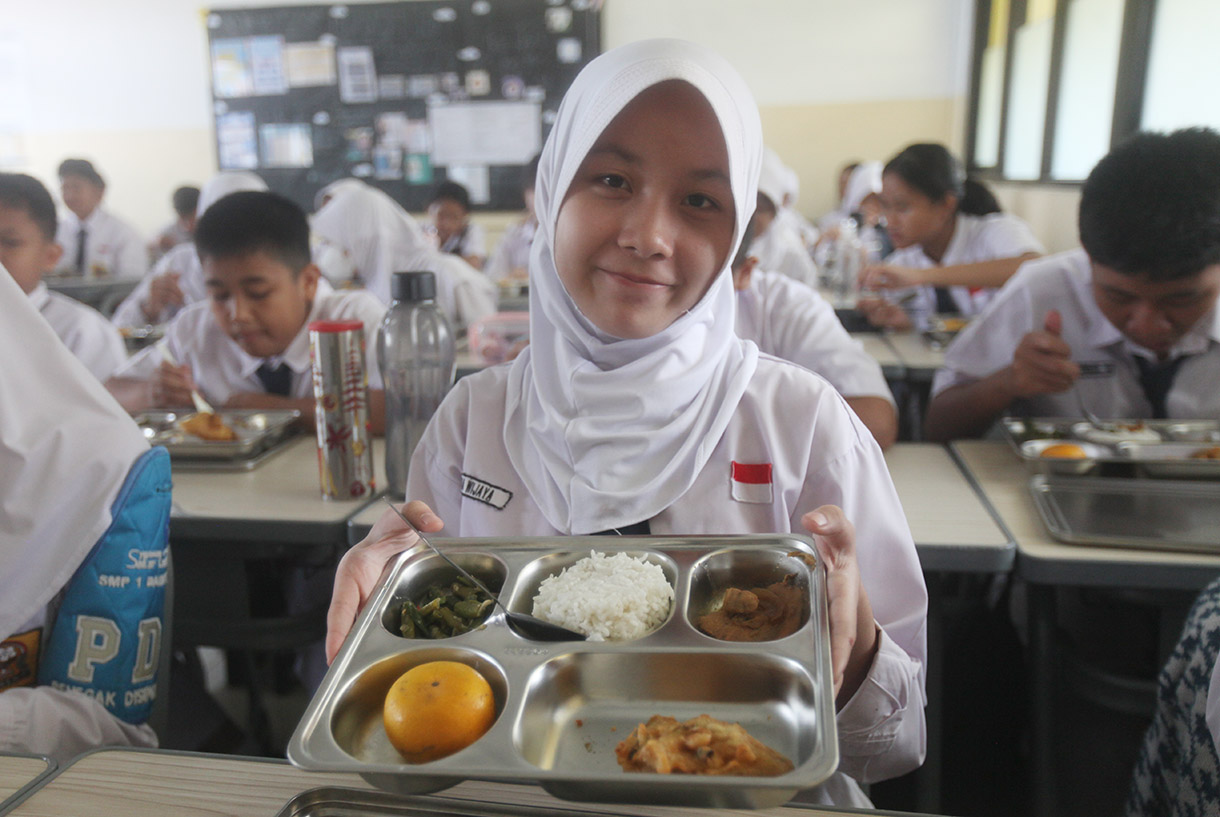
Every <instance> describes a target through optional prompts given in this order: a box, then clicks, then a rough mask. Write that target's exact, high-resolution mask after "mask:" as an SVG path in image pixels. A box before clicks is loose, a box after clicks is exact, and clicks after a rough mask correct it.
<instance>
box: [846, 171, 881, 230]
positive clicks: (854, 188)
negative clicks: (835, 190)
mask: <svg viewBox="0 0 1220 817" xmlns="http://www.w3.org/2000/svg"><path fill="white" fill-rule="evenodd" d="M883 167H884V165H882V164H881V162H861V163H860V164H859V165H858V166H857V167H856V169H855V170H853V171H852V172H851V175H850V176H848V177H847V187H846V188H845V189H844V190H843V212H845V213H846V214H847V215H848V216H849V215H851V214H852V213H856V212H859V210H860V205H861V204H863V203H864V200H865V199H866V198H868V197H869V195H870V194H872V193H880V192H881V170H882V168H883ZM846 217H847V216H844V218H846Z"/></svg>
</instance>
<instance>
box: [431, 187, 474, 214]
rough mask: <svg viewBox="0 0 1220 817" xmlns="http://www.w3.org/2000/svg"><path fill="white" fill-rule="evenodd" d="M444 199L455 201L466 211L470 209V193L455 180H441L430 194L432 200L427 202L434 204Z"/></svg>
mask: <svg viewBox="0 0 1220 817" xmlns="http://www.w3.org/2000/svg"><path fill="white" fill-rule="evenodd" d="M445 199H448V200H449V201H456V202H457V203H458V204H459V205H461V207H462V209H463V210H466V211H467V212H469V210H470V193H469V191H467V190H466V188H465V187H463V186H462V185H460V184H458V183H457V182H441V183H440V184H439V185H437V188H436V192H435V193H433V194H432V200H431V201H429V202H428V204H429V205H432V204H436V203H437V202H438V201H443V200H445Z"/></svg>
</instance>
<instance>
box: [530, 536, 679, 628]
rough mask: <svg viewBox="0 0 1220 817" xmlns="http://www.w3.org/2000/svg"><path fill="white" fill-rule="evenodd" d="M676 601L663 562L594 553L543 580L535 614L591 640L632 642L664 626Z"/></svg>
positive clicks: (535, 604)
mask: <svg viewBox="0 0 1220 817" xmlns="http://www.w3.org/2000/svg"><path fill="white" fill-rule="evenodd" d="M673 602H674V589H673V587H672V586H671V585H670V583H669V579H667V578H665V571H664V570H662V569H661V567H660V565H656V564H653V563H651V562H649V561H647V560H646V559H642V558H636V557H634V556H632V555H631V554H629V553H616V554H614V555H613V556H606V555H605V554H604V553H599V552H597V551H593V552H591V553H590V554H589V555H588V556H586V557H585V558H583V559H581V560H580V561H578V562H576V563H575V564H573V565H571V566H570V567H567V568H564V570H563V571H562V572H561V573H559V574H558V575H556V576H548V577H547V578H545V579H543V580H542V584H541V585H540V586H539V587H538V594H537V595H535V596H534V609H533V615H534V616H535V617H537V618H540V619H543V620H544V621H549V622H551V623H552V624H558V625H560V626H562V627H567V628H568V629H569V630H575V631H576V632H579V633H584V634H585V635H586V636H588V638H589V640H590V641H607V640H609V641H630V640H632V639H636V638H640V637H642V636H645V635H648V633H650V632H652V631H653V630H655V629H656V628H658V627H660V626H661V625H662V624H664V623H665V619H666V618H668V617H669V611H670V608H671V607H673Z"/></svg>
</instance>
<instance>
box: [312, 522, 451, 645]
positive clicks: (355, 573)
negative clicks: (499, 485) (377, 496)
mask: <svg viewBox="0 0 1220 817" xmlns="http://www.w3.org/2000/svg"><path fill="white" fill-rule="evenodd" d="M401 510H402V512H403V513H405V514H406V515H407V518H408V519H410V520H411V524H412V525H415V527H417V528H419V529H420V530H421V531H423V532H424V533H435V532H437V531H439V530H440V529H441V528H443V527H445V523H444V522H443V521H441V518H440V517H439V516H437V515H436V514H435V513H433V512H432V509H431V508H429V507H428V506H427V505H426V504H425V503H423V502H420V501H418V500H416V501H413V502H408V503H407V504H406V505H403V506H401ZM418 543H419V537H418V536H416V535H415V531H413V530H411V529H410V528H408V527H407V526H406V525H405V524H404V523H403V521H402V520H401V519H399V518H398V515H397V514H395V513H394V512H393V511H391V510H390V509H389V508H386V511H385V513H383V514H382V515H381V518H380V519H378V520H377V524H375V525H373V529H372V530H371V531H369V535H368V536H366V537H364V539H363V540H362V541H361V542H360V543H359V544H358V545H356V546H355V547H353V548H351V549H350V550H348V552H347V553H345V554H343V558H342V559H340V560H339V567H338V569H337V570H336V571H335V590H334V593H333V594H332V595H331V598H330V609H329V610H328V611H327V613H326V663H327V664H329V663H330V662H331V661H334V660H335V655H336V654H338V652H339V648H340V647H342V646H343V641H344V639H346V638H347V634H348V633H349V632H351V629H352V625H353V624H355V623H356V616H357V615H359V614H360V611H361V610H362V609H364V605H365V603H366V602H367V601H368V600H369V596H370V595H372V593H373V590H374V588H376V587H377V581H378V579H380V578H381V573H382V571H384V570H385V566H386V565H387V564H389V563H390V560H391V559H393V558H394V557H395V556H397V555H398V554H399V553H402V552H403V551H404V550H407V549H408V548H411V547H414V546H415V545H416V544H418Z"/></svg>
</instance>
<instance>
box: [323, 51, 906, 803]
mask: <svg viewBox="0 0 1220 817" xmlns="http://www.w3.org/2000/svg"><path fill="white" fill-rule="evenodd" d="M761 151H762V138H761V127H760V124H759V119H758V110H757V107H756V106H755V104H754V100H753V98H752V96H751V95H750V93H749V91H748V89H747V88H746V86H745V83H744V82H743V81H742V79H741V78H740V77H739V76H738V75H737V73H736V72H735V71H734V70H733V69H732V68H731V67H730V66H729V65H728V63H726V62H725V61H724V60H723V59H721V58H720V57H718V56H717V55H715V54H713V53H711V52H709V51H707V50H706V49H704V48H702V47H701V46H697V45H694V44H692V43H686V42H682V41H678V40H650V41H644V42H637V43H632V44H629V45H625V46H622V47H620V48H617V49H614V50H613V51H610V52H608V53H606V54H604V55H602V56H600V57H598V58H597V59H595V60H594V61H593V62H591V63H590V64H589V65H588V66H586V67H585V69H584V70H583V71H582V72H581V73H580V75H579V76H578V77H577V78H576V80H575V82H574V83H573V85H572V87H571V89H570V90H569V91H568V93H567V94H566V95H565V97H564V100H563V102H562V104H561V105H560V108H559V113H558V116H557V119H556V122H555V126H554V128H553V129H552V131H551V134H550V136H549V138H548V140H547V143H546V146H545V147H544V149H543V152H542V157H541V161H540V164H539V169H538V181H537V187H536V192H535V196H536V205H537V213H538V220H539V229H538V234H537V235H536V237H535V240H534V245H533V248H532V254H531V262H530V333H531V343H530V346H529V348H528V349H527V350H526V351H525V352H524V353H522V354H521V356H520V357H518V358H517V359H516V360H515V361H513V362H512V363H511V364H504V365H501V366H495V367H492V368H489V369H486V370H484V371H483V372H480V373H478V374H476V375H472V376H470V377H466V378H463V379H462V380H460V381H458V383H457V384H456V385H455V387H454V389H453V390H452V391H451V392H450V394H449V396H448V397H447V398H446V400H445V402H444V403H443V404H442V406H441V408H440V410H439V411H438V413H437V414H436V416H435V417H434V418H433V421H432V422H431V424H430V425H429V427H428V429H427V431H425V433H424V435H423V439H422V440H421V441H420V443H419V445H418V447H417V448H416V452H415V455H414V457H413V458H412V461H411V468H410V473H409V475H408V481H407V495H408V496H409V497H412V498H413V499H414V500H416V501H413V502H410V503H408V505H407V506H406V512H407V513H408V515H409V516H410V517H412V521H413V522H414V524H415V525H417V526H418V527H419V528H420V529H422V530H426V531H439V530H441V529H442V528H444V530H445V533H446V534H447V535H450V536H541V535H557V534H589V533H599V532H623V533H627V532H632V533H643V532H651V533H656V534H691V535H708V534H723V533H748V532H776V531H783V532H800V533H810V534H813V536H814V538H815V540H816V542H817V545H818V549H819V553H820V555H821V557H822V561H823V564H824V565H825V566H826V568H827V575H828V582H829V586H830V590H829V592H830V594H831V599H832V600H831V619H832V622H831V633H832V635H831V641H832V654H833V659H832V663H833V665H834V672H835V678H834V683H835V688H836V690H837V692H838V701H837V703H838V706H839V711H838V731H839V741H840V744H839V746H840V755H841V758H842V760H841V763H840V766H839V768H840V772H839V773H836V775H835V776H834V777H832V778H831V779H830V780H829V781H828V782H827V783H826V784H825V785H824V786H822V787H820V788H819V789H817V790H816V792H815V793H813V795H812V796H814V797H816V798H818V799H819V800H821V801H823V802H835V803H852V804H867V803H868V800H867V798H866V797H865V796H864V795H863V794H862V793H861V791H860V788H859V787H858V786H857V785H856V783H855V782H853V780H852V778H855V779H856V780H861V781H871V780H879V779H883V778H886V777H891V776H894V775H897V774H902V773H904V772H906V771H909V770H910V769H912V768H914V767H915V766H916V765H918V763H919V762H920V760H921V759H922V756H923V747H924V720H923V704H924V693H923V674H922V661H923V654H924V641H925V636H924V631H925V620H926V610H927V597H926V593H925V590H924V586H923V579H922V573H921V572H920V568H919V562H918V559H917V557H916V555H915V550H914V545H913V544H912V542H911V537H910V533H909V531H908V530H907V527H906V522H905V519H904V517H903V514H902V509H901V506H900V505H899V502H898V500H897V497H896V495H895V492H894V488H893V485H892V484H891V482H890V479H889V474H888V471H887V469H886V465H885V462H884V460H883V458H882V456H881V452H880V449H878V448H877V445H876V443H875V442H874V441H873V439H872V436H871V435H870V434H869V432H868V431H867V429H865V428H864V426H863V425H862V424H861V423H860V422H859V421H858V420H857V419H856V418H855V416H854V415H853V414H852V413H851V411H850V410H849V409H848V408H847V406H846V404H845V403H844V402H843V400H842V398H840V397H839V396H838V394H836V393H835V392H834V390H833V389H832V388H831V387H830V386H829V385H828V384H827V383H826V382H825V381H823V380H821V379H820V378H818V377H817V376H815V375H813V374H811V373H809V372H808V371H807V370H805V369H802V368H800V367H797V366H795V365H792V364H788V363H785V362H783V361H780V360H778V359H776V358H771V357H766V356H760V355H759V353H758V350H757V347H755V346H754V344H753V343H750V342H746V341H741V340H739V339H738V338H737V337H736V335H735V334H734V332H733V321H734V293H733V287H732V281H731V276H730V273H729V264H730V260H731V258H732V256H733V253H734V251H735V250H736V248H737V245H738V244H739V243H740V241H741V237H742V232H743V229H744V226H745V225H746V224H747V223H748V222H749V219H750V215H751V213H752V211H753V209H754V203H755V197H756V180H757V176H758V171H759V164H760V158H761ZM746 470H749V471H750V472H751V473H755V474H762V473H766V474H767V475H768V477H767V479H769V480H770V481H769V482H765V484H759V483H755V484H751V485H749V486H746V485H744V484H743V483H744V482H745V481H746V480H745V479H744V471H746ZM847 519H852V520H853V521H854V522H855V523H856V529H855V531H858V536H857V534H856V532H854V531H853V528H852V525H851V524H850V523H849V522H848V521H847ZM857 539H858V540H859V541H860V542H861V543H862V547H861V549H860V550H859V552H857V549H856V545H855V542H856V541H857ZM415 543H416V540H415V537H414V535H413V534H411V533H408V532H407V530H406V527H405V526H404V525H403V524H402V523H401V522H400V521H399V522H396V521H395V517H393V516H392V515H390V514H388V513H387V515H386V516H385V517H383V518H382V519H381V520H380V521H379V522H378V523H377V525H375V526H374V528H373V530H372V532H371V533H370V534H369V536H368V538H366V539H365V540H364V541H363V542H361V543H360V544H359V545H357V546H356V547H355V548H353V549H352V550H350V551H349V552H348V553H347V554H346V555H345V557H344V559H343V561H342V563H341V564H340V567H339V571H338V575H337V577H336V581H335V595H334V597H333V599H332V602H331V610H330V616H329V622H328V624H329V628H328V629H329V632H328V637H327V650H328V655H330V656H333V655H334V654H335V652H337V650H338V648H339V646H340V645H341V642H342V640H343V638H344V637H345V636H346V634H347V632H348V631H349V629H350V627H351V625H352V622H353V620H354V618H355V615H356V613H357V611H358V609H359V607H360V606H361V605H362V604H363V603H364V601H365V600H366V599H367V598H368V597H369V594H370V593H371V592H372V590H373V588H374V586H375V585H376V583H377V580H378V578H379V576H380V575H381V572H382V569H383V568H384V566H385V565H386V563H387V561H388V560H389V559H391V558H393V556H394V555H395V554H397V553H399V552H401V551H402V550H404V549H405V548H407V547H410V546H412V545H414V544H415ZM870 599H871V600H872V601H871V604H870Z"/></svg>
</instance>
